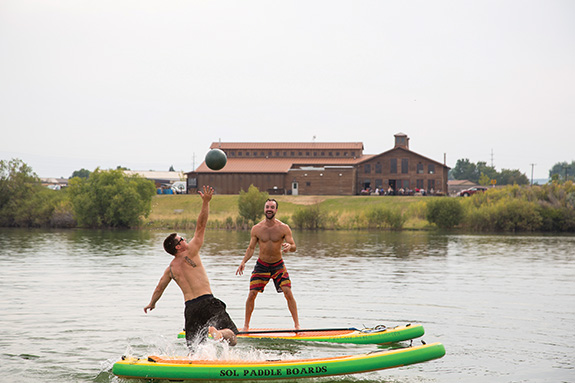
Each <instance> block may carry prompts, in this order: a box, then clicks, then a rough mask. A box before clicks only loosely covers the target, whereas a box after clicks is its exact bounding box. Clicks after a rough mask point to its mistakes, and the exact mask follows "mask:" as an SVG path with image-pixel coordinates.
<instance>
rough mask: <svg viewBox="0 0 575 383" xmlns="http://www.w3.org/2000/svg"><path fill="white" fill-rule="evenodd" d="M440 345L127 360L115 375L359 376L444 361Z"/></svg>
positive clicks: (204, 377)
mask: <svg viewBox="0 0 575 383" xmlns="http://www.w3.org/2000/svg"><path fill="white" fill-rule="evenodd" d="M444 355H445V347H444V346H443V344H441V343H431V344H424V345H422V346H415V347H407V348H400V349H394V350H380V351H375V352H371V353H367V354H358V355H347V356H337V357H328V358H313V359H286V360H265V361H246V360H195V359H190V358H187V357H176V358H174V357H162V356H149V357H148V358H145V359H138V358H129V357H124V358H122V360H121V361H118V362H116V363H115V364H114V367H113V368H112V372H113V374H114V375H117V376H119V377H121V378H137V379H142V378H145V379H169V380H271V379H286V378H304V377H305V378H311V377H320V376H333V375H346V374H356V373H362V372H368V371H375V370H382V369H387V368H394V367H401V366H407V365H411V364H415V363H422V362H426V361H429V360H433V359H437V358H441V357H442V356H444Z"/></svg>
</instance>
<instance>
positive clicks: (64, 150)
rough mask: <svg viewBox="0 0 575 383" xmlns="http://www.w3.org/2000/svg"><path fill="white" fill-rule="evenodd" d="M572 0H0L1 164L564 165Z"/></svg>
mask: <svg viewBox="0 0 575 383" xmlns="http://www.w3.org/2000/svg"><path fill="white" fill-rule="evenodd" d="M574 15H575V2H573V1H571V0H565V1H558V0H540V1H535V0H515V1H509V0H482V1H467V0H451V1H428V0H424V1H421V0H414V1H384V0H374V1H364V0H345V1H342V0H305V1H303V0H302V1H300V0H294V1H285V0H284V1H277V0H261V1H253V0H242V1H237V0H236V1H226V0H218V1H207V0H202V1H197V0H185V1H182V0H170V1H159V0H156V1H152V0H98V1H85V0H84V1H82V0H2V1H0V129H1V134H0V160H10V159H13V158H18V159H21V160H22V161H24V162H25V163H27V164H28V165H30V166H31V167H32V169H33V171H34V172H35V173H36V174H37V175H38V176H40V177H64V178H68V177H70V176H71V175H72V173H73V172H74V171H75V170H79V169H88V170H90V171H93V170H94V169H96V168H97V167H100V168H101V169H110V168H116V167H117V166H124V167H127V168H130V169H132V170H157V171H167V170H168V169H169V168H170V167H171V166H173V167H174V169H175V170H177V171H180V170H181V171H192V170H193V169H194V168H195V167H197V166H199V165H200V163H201V162H202V161H203V159H204V157H205V155H206V153H207V151H208V150H209V146H210V144H211V143H212V142H218V141H220V140H221V141H222V142H311V141H314V140H315V141H316V142H362V143H363V144H364V153H365V154H379V153H382V152H385V151H387V150H389V149H392V148H393V145H394V137H393V136H394V134H396V133H405V134H407V135H408V136H409V138H410V149H411V150H412V151H414V152H416V153H419V154H421V155H423V156H426V157H428V158H431V159H434V160H436V161H439V162H444V159H445V160H446V163H447V165H448V166H450V167H454V166H455V164H456V162H457V160H458V159H466V158H467V159H469V160H470V161H471V162H474V163H477V162H480V161H482V162H486V163H487V165H493V166H495V168H496V169H497V170H498V171H501V170H502V169H518V170H520V171H521V172H522V173H525V174H526V175H527V177H528V178H531V177H532V176H533V178H534V179H541V178H547V177H548V174H549V170H550V169H551V168H552V166H553V165H554V164H556V163H558V162H564V161H565V162H569V163H571V162H572V161H573V160H575V22H574V18H573V16H574Z"/></svg>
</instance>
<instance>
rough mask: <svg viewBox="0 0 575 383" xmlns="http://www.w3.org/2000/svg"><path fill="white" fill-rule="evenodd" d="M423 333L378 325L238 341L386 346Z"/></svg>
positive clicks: (267, 333) (418, 328) (258, 334)
mask: <svg viewBox="0 0 575 383" xmlns="http://www.w3.org/2000/svg"><path fill="white" fill-rule="evenodd" d="M424 333H425V331H424V329H423V326H422V325H421V324H407V325H405V326H395V327H385V326H383V325H379V326H376V327H373V328H364V329H357V328H347V329H316V330H313V329H311V330H300V331H294V330H292V329H289V330H284V329H251V330H250V331H248V332H246V333H242V332H240V333H239V334H238V339H270V340H280V339H281V340H298V341H312V342H330V343H354V344H387V343H394V342H401V341H405V340H410V339H414V338H418V337H421V336H423V334H424ZM185 337H186V334H185V332H180V333H179V334H178V338H185Z"/></svg>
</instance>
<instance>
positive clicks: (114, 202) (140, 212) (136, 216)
mask: <svg viewBox="0 0 575 383" xmlns="http://www.w3.org/2000/svg"><path fill="white" fill-rule="evenodd" d="M69 184H70V187H69V195H70V201H71V203H72V206H73V209H74V214H75V218H76V219H77V221H78V224H79V225H80V226H87V227H135V226H138V225H139V224H140V223H141V219H142V218H143V217H147V216H148V215H149V214H150V210H151V208H152V197H153V196H154V195H155V194H156V189H155V187H154V183H153V182H152V181H150V180H147V179H145V178H142V177H140V176H138V175H132V176H126V175H125V174H124V172H123V171H122V170H121V169H115V170H107V171H101V170H99V169H96V170H95V171H94V172H93V173H92V174H91V175H90V177H89V178H88V179H84V178H79V177H74V178H72V179H71V180H70V181H69Z"/></svg>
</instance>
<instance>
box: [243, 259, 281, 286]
mask: <svg viewBox="0 0 575 383" xmlns="http://www.w3.org/2000/svg"><path fill="white" fill-rule="evenodd" d="M270 278H271V279H273V280H274V285H275V287H276V291H277V292H278V293H281V292H282V286H287V287H291V281H290V279H289V274H288V272H287V269H286V267H285V265H284V261H283V259H282V260H280V261H279V262H276V263H271V264H270V263H265V262H263V261H261V260H259V259H258V261H257V262H256V265H255V267H254V271H252V276H251V278H250V290H257V291H259V292H260V293H261V292H263V291H264V288H265V287H266V285H267V284H268V282H269V281H270Z"/></svg>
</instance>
